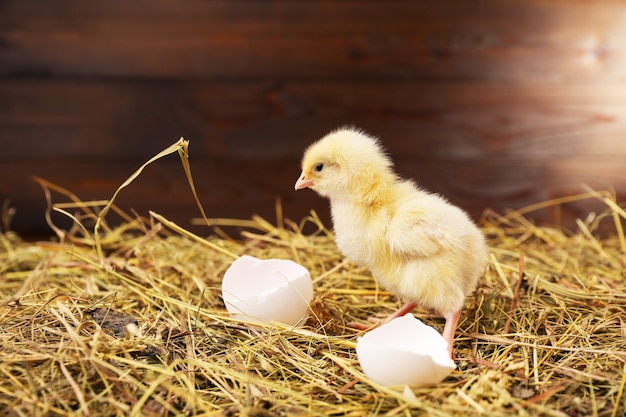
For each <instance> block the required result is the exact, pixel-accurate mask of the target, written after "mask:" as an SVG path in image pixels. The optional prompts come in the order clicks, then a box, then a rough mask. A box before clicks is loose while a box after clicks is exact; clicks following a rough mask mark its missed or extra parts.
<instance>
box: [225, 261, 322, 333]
mask: <svg viewBox="0 0 626 417" xmlns="http://www.w3.org/2000/svg"><path fill="white" fill-rule="evenodd" d="M222 298H223V299H224V304H225V305H226V309H227V310H228V312H229V313H230V315H231V317H234V318H237V319H240V320H246V321H252V322H256V323H269V322H272V321H276V322H280V323H284V324H287V325H290V326H293V325H296V324H298V323H299V322H303V321H304V320H305V319H306V317H307V314H308V309H309V303H310V302H311V300H312V299H313V283H312V281H311V275H310V274H309V271H307V269H306V268H304V267H303V266H302V265H299V264H297V263H295V262H293V261H290V260H283V259H267V260H262V259H258V258H255V257H253V256H248V255H244V256H242V257H240V258H238V259H237V260H235V261H234V262H233V263H232V264H231V266H230V267H229V268H228V270H226V273H225V274H224V279H223V281H222Z"/></svg>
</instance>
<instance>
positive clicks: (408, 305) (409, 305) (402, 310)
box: [385, 302, 417, 322]
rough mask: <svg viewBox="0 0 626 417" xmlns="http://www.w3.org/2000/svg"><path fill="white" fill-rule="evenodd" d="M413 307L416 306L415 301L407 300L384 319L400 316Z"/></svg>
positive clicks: (388, 319)
mask: <svg viewBox="0 0 626 417" xmlns="http://www.w3.org/2000/svg"><path fill="white" fill-rule="evenodd" d="M415 307H417V303H412V302H408V303H406V304H405V305H403V306H402V307H400V308H399V309H398V310H397V311H396V312H395V313H392V314H391V315H389V317H387V318H386V319H385V322H388V321H391V320H393V319H395V318H398V317H402V316H404V315H405V314H407V313H409V312H410V311H411V310H413V309H414V308H415Z"/></svg>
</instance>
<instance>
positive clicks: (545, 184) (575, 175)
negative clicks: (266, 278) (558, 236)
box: [0, 154, 626, 236]
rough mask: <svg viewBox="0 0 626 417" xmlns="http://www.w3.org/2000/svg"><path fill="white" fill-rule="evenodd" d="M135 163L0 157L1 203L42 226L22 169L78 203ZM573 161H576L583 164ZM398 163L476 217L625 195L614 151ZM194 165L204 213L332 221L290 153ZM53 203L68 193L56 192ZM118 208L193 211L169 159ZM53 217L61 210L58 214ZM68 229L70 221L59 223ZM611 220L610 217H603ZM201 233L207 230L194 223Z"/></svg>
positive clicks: (27, 226) (573, 209)
mask: <svg viewBox="0 0 626 417" xmlns="http://www.w3.org/2000/svg"><path fill="white" fill-rule="evenodd" d="M139 165H140V162H137V163H134V162H132V161H108V162H107V161H101V160H67V159H65V160H64V159H58V160H55V161H44V162H39V161H5V162H3V163H2V164H0V178H3V181H2V182H1V183H0V201H4V200H5V199H7V198H8V199H10V201H11V203H12V206H13V207H15V208H16V215H15V218H14V222H13V228H14V230H16V231H18V232H19V233H21V234H23V235H26V236H33V235H42V234H47V233H49V229H48V227H47V226H46V224H45V220H44V210H45V199H44V194H43V192H42V190H41V189H40V187H39V185H37V184H35V183H34V182H33V181H32V180H31V178H30V176H31V175H38V176H41V177H43V178H45V179H47V180H49V181H52V182H53V183H55V184H57V185H60V186H62V187H65V188H66V189H69V190H71V191H72V192H74V193H75V194H77V195H78V196H79V197H80V198H81V199H83V200H84V201H88V200H99V199H108V198H110V197H111V196H112V195H113V192H114V191H115V189H116V188H117V187H118V186H119V185H120V184H121V183H122V182H123V181H124V180H125V179H126V178H127V177H128V176H129V175H130V174H131V173H132V172H133V171H134V170H135V169H136V168H137V167H138V166H139ZM581 167H584V168H582V169H581ZM397 169H398V172H400V173H401V174H402V175H403V176H405V177H408V178H414V179H416V180H417V181H418V183H419V184H420V186H422V187H424V188H426V189H428V190H430V191H433V192H437V193H439V194H442V195H444V196H446V197H447V198H449V199H450V200H451V201H452V202H453V203H455V204H458V205H459V206H461V207H463V208H465V209H466V210H468V211H469V212H470V213H471V214H472V215H473V216H474V217H475V218H477V217H479V216H480V215H481V214H482V212H483V211H484V210H485V209H486V208H491V209H495V210H496V211H498V212H501V213H502V212H504V211H505V209H507V208H520V207H524V206H527V205H529V204H532V203H535V202H539V201H545V200H548V199H551V198H556V197H559V196H564V195H571V194H577V193H579V192H581V191H582V189H581V187H580V184H581V183H582V182H585V183H588V185H590V186H592V187H595V188H597V189H608V187H609V186H614V187H615V188H616V189H617V192H618V195H619V196H621V198H622V199H623V198H624V196H626V183H625V182H624V177H623V172H624V160H623V158H622V157H621V156H615V155H614V156H602V157H593V156H591V157H586V158H585V159H584V161H578V160H574V161H573V162H570V161H569V160H566V161H564V162H559V161H555V162H550V161H537V160H534V159H523V158H516V159H515V158H513V159H506V160H504V159H494V160H490V161H452V160H437V159H435V158H430V159H419V160H416V159H412V158H398V159H397ZM192 171H193V174H194V180H195V183H196V186H197V189H198V193H199V195H200V198H201V200H202V202H203V204H204V206H205V208H206V211H207V214H208V215H209V216H210V217H230V218H249V217H250V216H251V215H253V214H260V215H262V216H264V217H265V218H267V219H270V220H273V219H274V202H275V198H276V197H280V198H281V200H282V203H283V207H284V212H285V215H286V216H287V217H289V218H291V219H294V220H300V219H302V218H303V217H304V216H306V215H307V214H308V213H309V211H310V210H311V209H315V210H316V211H318V213H320V215H321V216H322V218H323V219H324V220H325V221H326V223H327V224H330V221H329V213H328V202H327V201H326V200H324V199H322V198H320V197H318V196H317V195H316V194H315V193H314V192H312V191H310V190H305V191H299V192H295V191H294V190H293V184H294V183H295V180H296V178H297V176H298V174H299V167H298V165H297V162H296V161H290V160H287V161H248V162H245V163H241V162H226V161H206V160H199V161H198V160H195V159H194V158H193V154H192ZM54 201H57V202H61V201H66V199H65V198H64V197H61V196H59V195H55V196H54ZM117 202H118V205H119V206H120V207H122V208H123V209H124V210H126V211H130V210H131V209H134V210H136V211H137V212H139V213H140V214H142V215H147V213H148V210H154V211H157V212H159V213H160V214H162V215H164V216H166V217H167V218H170V219H172V220H174V221H176V222H178V223H179V224H181V225H182V226H184V227H190V226H189V219H191V218H194V217H199V212H198V210H197V209H196V207H195V203H194V201H193V198H192V196H191V193H190V191H189V187H188V185H187V183H186V180H185V178H184V174H183V171H182V169H181V167H180V163H179V162H178V161H177V160H176V159H174V158H168V159H164V160H161V161H159V162H157V163H155V164H154V165H151V166H150V167H148V168H147V169H146V170H145V171H144V173H143V174H142V175H141V176H140V177H139V178H138V179H137V180H136V181H135V182H134V183H133V184H131V185H130V186H129V187H128V188H126V189H125V190H123V191H122V192H121V194H120V195H119V198H118V200H117ZM591 209H593V210H596V211H601V210H603V209H604V208H603V207H602V205H601V204H597V203H595V204H594V202H582V203H575V204H570V205H568V206H567V207H565V208H564V209H563V211H562V213H560V216H561V220H562V221H563V224H564V225H565V226H567V227H574V223H573V220H574V219H575V218H577V217H581V216H582V217H586V216H587V214H588V212H589V210H591ZM531 217H532V218H533V219H535V220H536V221H538V222H553V221H555V217H554V213H553V211H550V210H544V211H540V212H537V213H532V214H531ZM56 219H57V221H61V220H60V219H62V218H61V216H59V215H58V216H56ZM61 224H65V225H66V227H67V225H68V223H67V222H65V223H63V222H62V221H61ZM609 226H610V225H609ZM192 229H193V230H195V231H197V232H199V233H208V231H207V230H206V229H205V228H200V229H198V228H192Z"/></svg>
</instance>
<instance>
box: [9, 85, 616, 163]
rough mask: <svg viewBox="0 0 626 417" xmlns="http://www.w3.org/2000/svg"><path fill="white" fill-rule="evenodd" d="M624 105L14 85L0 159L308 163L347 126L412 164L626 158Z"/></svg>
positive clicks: (433, 94)
mask: <svg viewBox="0 0 626 417" xmlns="http://www.w3.org/2000/svg"><path fill="white" fill-rule="evenodd" d="M623 103H626V87H625V86H621V85H616V86H589V85H570V86H554V85H548V86H545V85H541V86H537V85H481V84H461V85H454V84H452V85H451V84H434V85H433V84H429V85H424V84H417V83H408V82H407V83H396V82H382V81H379V82H354V83H342V82H290V83H282V84H276V83H273V82H238V83H219V82H173V83H159V82H143V81H135V82H87V81H60V80H12V81H6V80H5V81H0V149H1V151H0V160H6V159H9V158H11V159H14V158H18V159H24V160H27V159H33V158H51V157H64V158H98V159H102V160H118V159H134V160H142V159H146V158H148V157H150V156H151V155H153V154H155V153H156V152H158V151H159V150H160V149H162V148H164V147H165V146H167V145H169V144H171V143H173V142H175V141H176V140H177V139H178V138H179V137H180V136H184V137H185V138H187V139H189V140H190V141H191V147H192V151H193V155H194V158H203V159H204V158H206V159H215V160H234V161H238V160H256V159H282V160H299V159H300V157H301V154H302V151H303V150H304V148H305V147H306V146H307V145H308V144H309V143H310V142H312V141H313V140H315V139H317V138H319V137H320V136H322V135H324V134H326V133H327V132H329V131H330V130H332V129H335V128H337V127H339V126H341V125H345V124H355V125H357V126H360V127H362V128H364V129H366V130H368V131H370V132H371V133H372V134H375V135H377V136H380V137H381V139H382V140H383V143H384V144H385V145H386V146H387V147H388V148H389V150H390V152H391V153H392V154H398V155H406V156H409V157H411V158H430V157H437V158H440V159H465V160H484V159H487V158H507V157H510V156H519V157H521V156H524V157H532V158H534V159H543V160H552V159H566V158H569V157H571V156H577V155H595V156H603V155H621V156H622V157H623V158H624V160H626V141H624V139H623V138H624V136H626V107H624V104H623Z"/></svg>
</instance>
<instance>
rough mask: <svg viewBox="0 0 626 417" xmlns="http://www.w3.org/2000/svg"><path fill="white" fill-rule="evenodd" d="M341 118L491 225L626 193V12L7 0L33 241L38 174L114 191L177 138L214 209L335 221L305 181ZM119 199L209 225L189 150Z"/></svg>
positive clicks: (2, 129) (6, 90) (4, 132)
mask: <svg viewBox="0 0 626 417" xmlns="http://www.w3.org/2000/svg"><path fill="white" fill-rule="evenodd" d="M345 124H355V125H358V126H360V127H362V128H364V129H366V130H368V131H369V132H370V133H372V134H374V135H377V136H379V137H381V138H382V140H383V142H384V144H385V145H386V146H387V147H388V149H389V151H390V153H391V155H392V156H393V157H394V159H395V161H396V165H397V169H398V171H399V172H400V173H401V174H402V175H404V176H408V177H413V178H415V179H416V180H417V181H418V182H419V183H420V184H422V185H423V186H424V187H426V188H428V189H430V190H432V191H435V192H438V193H441V194H444V195H446V196H447V197H448V198H449V199H450V200H452V201H453V202H454V203H456V204H458V205H460V206H462V207H464V208H466V209H467V210H469V211H470V212H471V213H472V214H473V215H474V216H476V217H478V216H479V215H480V214H481V213H482V211H483V210H484V209H485V208H493V209H495V210H498V211H504V210H505V209H506V208H520V207H523V206H525V205H528V204H531V203H535V202H538V201H543V200H546V199H551V198H555V197H558V196H563V195H569V194H575V193H578V192H581V191H582V189H581V183H586V184H588V185H590V186H592V187H595V188H598V189H606V188H609V187H613V188H615V189H616V190H617V192H618V195H619V196H620V197H621V196H623V195H624V194H625V193H626V138H625V136H626V3H625V2H622V1H608V0H606V1H596V2H589V1H587V0H555V1H549V2H546V1H542V0H513V1H506V2H503V1H499V0H493V1H435V2H432V1H415V0H410V1H401V0H389V1H350V0H341V1H328V0H319V1H298V0H291V1H266V0H247V1H242V0H223V1H200V0H134V1H128V0H108V1H84V0H63V1H54V2H53V1H49V0H28V1H23V0H0V200H3V201H4V200H7V199H9V200H10V203H11V206H12V207H14V208H15V209H16V214H15V216H14V218H13V222H12V227H13V229H14V230H17V231H18V232H20V233H22V234H24V235H42V234H46V233H49V229H48V226H47V225H46V223H45V220H44V209H45V206H46V203H45V198H44V194H43V192H42V190H41V188H40V187H39V185H37V184H36V183H34V182H33V181H32V180H31V176H32V175H38V176H41V177H43V178H45V179H47V180H49V181H52V182H54V183H56V184H58V185H60V186H63V187H65V188H67V189H69V190H71V191H73V192H74V193H76V194H77V195H78V196H79V197H81V198H82V199H83V200H89V199H103V198H109V197H110V196H111V195H112V193H113V192H114V191H115V189H116V188H117V187H118V185H119V184H120V183H121V182H122V181H123V180H125V179H126V178H127V177H128V176H129V175H130V174H131V173H132V172H133V171H134V170H135V169H136V168H137V167H139V166H140V165H141V163H143V162H144V161H145V160H147V159H148V158H150V157H151V156H153V155H154V154H156V153H157V152H159V151H160V150H161V149H163V148H164V147H166V146H167V145H169V144H171V143H174V142H175V141H176V140H177V139H178V138H179V137H180V136H184V137H185V138H186V139H188V140H189V141H190V143H191V146H190V150H191V165H192V170H193V173H194V178H195V181H196V185H197V187H198V190H199V194H200V197H201V199H202V201H203V203H204V205H205V207H206V209H207V212H208V215H209V216H210V217H223V216H226V217H237V218H248V217H250V216H251V215H252V214H254V213H258V214H261V215H263V216H265V217H267V218H269V219H272V218H273V213H274V201H275V198H276V197H277V196H279V197H281V199H282V203H283V207H284V212H285V215H286V216H287V217H289V218H291V219H294V220H298V219H300V218H302V217H303V216H304V215H306V214H307V213H308V211H309V210H310V209H316V210H317V211H318V212H320V213H321V214H322V216H323V217H324V218H326V219H327V218H328V210H327V202H326V201H324V200H322V199H320V198H319V197H317V196H316V195H315V194H314V193H313V192H311V191H300V192H298V193H296V192H294V191H293V183H294V182H295V180H296V177H297V176H298V174H299V159H300V156H301V153H302V151H303V149H304V148H305V147H306V146H307V145H308V144H309V143H310V142H311V141H313V140H315V139H317V138H318V137H320V136H322V135H323V134H325V133H326V132H328V131H329V130H331V129H334V128H336V127H338V126H341V125H345ZM54 199H55V201H65V198H63V197H61V196H59V195H55V196H54ZM119 203H120V205H121V206H122V207H123V208H124V209H127V210H130V209H131V208H132V209H135V210H137V211H138V212H139V213H142V214H146V213H147V211H148V210H150V209H152V210H155V211H157V212H159V213H161V214H162V215H164V216H166V217H168V218H170V219H173V220H176V221H177V222H179V223H180V224H182V225H184V226H187V225H188V224H189V219H190V218H192V217H197V216H199V214H198V211H197V209H196V207H195V204H194V201H193V199H192V196H191V193H190V192H189V189H188V187H187V185H186V180H185V176H184V174H183V170H182V169H181V166H180V163H179V161H178V158H177V157H176V156H171V157H169V158H166V159H164V160H161V161H159V162H158V163H156V164H154V165H152V166H150V167H149V168H148V169H147V170H146V171H145V173H144V174H143V175H142V176H141V177H140V178H139V179H138V180H137V181H136V182H135V183H133V184H132V185H131V186H130V187H129V188H127V189H126V190H124V191H123V192H122V193H121V195H120V198H119ZM592 206H593V205H592V204H591V205H590V204H589V202H584V203H576V204H569V205H566V206H565V207H564V209H563V212H562V214H563V216H564V220H563V219H562V220H563V221H565V223H566V225H571V219H572V218H575V217H577V216H584V215H585V213H586V211H587V210H589V209H590V207H592ZM592 208H593V207H592ZM596 208H597V207H596ZM534 218H535V219H536V220H537V221H540V222H552V221H555V218H554V217H553V212H552V211H551V210H544V211H540V212H537V213H535V214H534Z"/></svg>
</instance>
